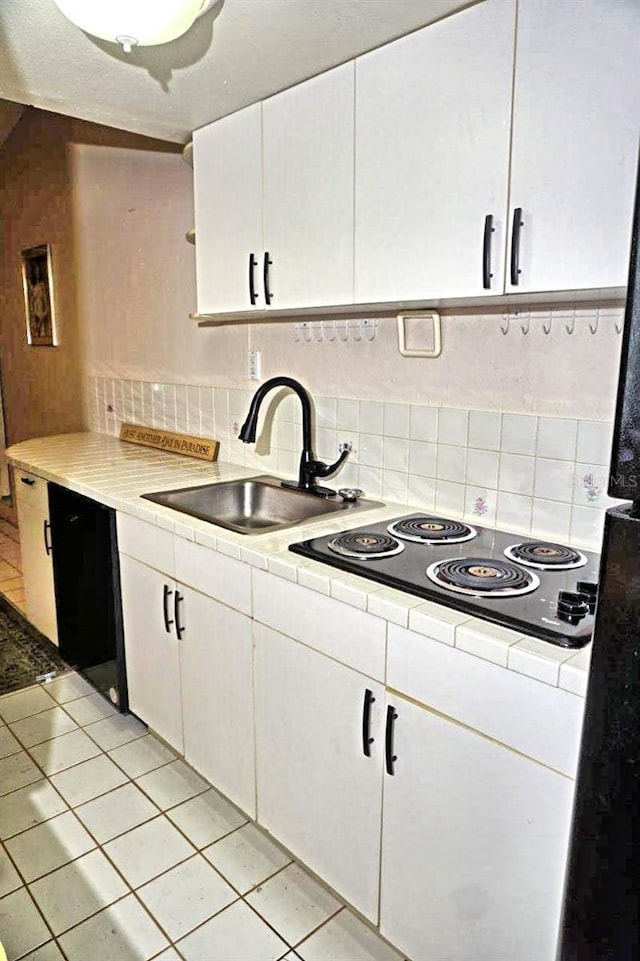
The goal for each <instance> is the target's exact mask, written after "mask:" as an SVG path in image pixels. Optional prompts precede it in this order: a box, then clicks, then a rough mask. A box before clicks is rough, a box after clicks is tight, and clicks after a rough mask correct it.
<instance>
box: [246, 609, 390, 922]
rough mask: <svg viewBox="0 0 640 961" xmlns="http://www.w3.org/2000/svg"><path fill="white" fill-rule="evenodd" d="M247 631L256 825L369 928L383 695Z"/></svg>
mask: <svg viewBox="0 0 640 961" xmlns="http://www.w3.org/2000/svg"><path fill="white" fill-rule="evenodd" d="M254 631H255V635H254V636H255V680H256V691H255V699H256V757H257V777H258V821H259V823H260V824H262V825H263V826H264V827H265V828H266V829H267V830H268V831H271V832H272V833H273V834H274V835H275V836H276V837H277V838H278V840H279V841H281V842H282V843H283V844H284V845H285V846H286V847H287V848H289V849H290V850H291V851H292V852H293V853H294V854H295V855H296V856H297V857H299V858H300V859H301V860H302V861H303V862H304V863H305V864H307V865H308V866H309V867H310V868H311V870H312V871H315V872H316V874H318V875H319V876H320V877H321V878H323V879H324V880H325V881H327V882H328V883H329V884H330V885H331V886H332V887H333V888H335V889H336V891H338V892H339V893H340V894H341V895H342V896H343V897H345V898H346V899H347V900H348V901H350V902H351V904H353V905H354V907H355V908H357V910H358V911H360V912H361V913H362V914H364V915H365V916H366V917H367V918H369V919H370V920H371V921H373V922H375V921H377V916H378V888H379V885H378V879H379V864H380V847H379V843H380V819H381V804H382V742H381V724H382V710H383V701H384V690H383V688H382V687H381V686H380V685H378V684H374V683H373V682H371V681H370V680H369V679H368V678H366V677H365V676H364V675H362V674H358V673H357V672H356V671H352V670H351V669H350V668H347V667H343V666H342V665H340V664H337V663H336V662H335V661H332V660H330V659H329V658H327V657H325V656H324V655H322V654H317V653H316V652H315V651H312V650H310V649H309V648H306V647H304V646H303V645H302V644H299V643H298V642H297V641H293V640H291V639H290V638H287V637H285V636H284V635H283V634H278V633H277V632H275V631H272V630H270V629H269V628H266V627H262V626H261V625H258V624H254ZM367 689H368V690H370V691H371V692H372V693H373V696H374V697H375V703H373V704H372V706H371V721H370V730H371V736H373V737H374V738H375V740H374V742H373V743H372V744H371V745H370V751H371V754H370V756H369V757H366V756H365V755H364V753H363V744H362V736H363V735H362V717H363V705H364V698H365V692H366V690H367Z"/></svg>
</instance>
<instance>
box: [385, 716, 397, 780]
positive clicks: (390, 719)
mask: <svg viewBox="0 0 640 961" xmlns="http://www.w3.org/2000/svg"><path fill="white" fill-rule="evenodd" d="M397 716H398V715H397V714H396V709H395V707H392V706H391V704H389V706H388V707H387V728H386V731H385V737H384V754H385V764H386V767H387V774H394V773H395V772H394V770H393V764H394V761H397V760H398V758H397V757H396V755H395V754H394V753H393V724H394V721H395V720H396V718H397Z"/></svg>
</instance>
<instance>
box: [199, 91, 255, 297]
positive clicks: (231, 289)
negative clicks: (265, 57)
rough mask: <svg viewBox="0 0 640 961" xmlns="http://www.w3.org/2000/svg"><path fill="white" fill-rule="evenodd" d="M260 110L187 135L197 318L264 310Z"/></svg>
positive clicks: (227, 119) (243, 113) (246, 111)
mask: <svg viewBox="0 0 640 961" xmlns="http://www.w3.org/2000/svg"><path fill="white" fill-rule="evenodd" d="M261 110H262V108H261V105H260V104H259V103H257V104H253V105H252V106H251V107H246V108H245V109H244V110H240V111H239V112H238V113H234V114H231V116H229V117H224V118H223V119H222V120H218V121H216V122H215V123H212V124H209V125H208V126H206V127H203V128H202V129H201V130H196V131H195V133H194V135H193V158H194V189H195V209H196V237H197V243H196V268H197V286H198V310H199V312H200V313H207V312H211V313H213V312H216V313H221V312H224V311H239V310H251V308H252V306H253V307H255V308H256V309H257V308H258V307H262V308H263V307H264V297H263V293H262V283H261V279H260V278H261V273H260V272H261V269H262V253H263V242H262V143H261V139H262V133H261ZM251 258H253V261H251ZM252 283H253V286H254V291H255V297H254V298H252V297H251V285H252ZM252 299H253V300H254V301H255V303H254V304H253V305H252V302H251V301H252Z"/></svg>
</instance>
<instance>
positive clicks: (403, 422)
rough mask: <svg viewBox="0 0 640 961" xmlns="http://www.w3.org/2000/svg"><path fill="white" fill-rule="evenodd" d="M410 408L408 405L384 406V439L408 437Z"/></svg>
mask: <svg viewBox="0 0 640 961" xmlns="http://www.w3.org/2000/svg"><path fill="white" fill-rule="evenodd" d="M410 411H411V408H410V407H409V406H408V404H385V405H384V416H383V430H384V434H385V437H408V436H409V419H410Z"/></svg>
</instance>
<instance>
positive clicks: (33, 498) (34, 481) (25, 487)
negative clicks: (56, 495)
mask: <svg viewBox="0 0 640 961" xmlns="http://www.w3.org/2000/svg"><path fill="white" fill-rule="evenodd" d="M15 481H16V496H17V498H18V501H21V502H22V503H23V504H28V505H29V506H30V507H33V508H34V510H36V511H38V513H39V514H42V515H43V516H46V517H48V516H49V492H48V489H47V482H46V480H44V478H42V477H38V476H37V475H36V474H31V473H29V471H26V470H18V469H16V471H15Z"/></svg>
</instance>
